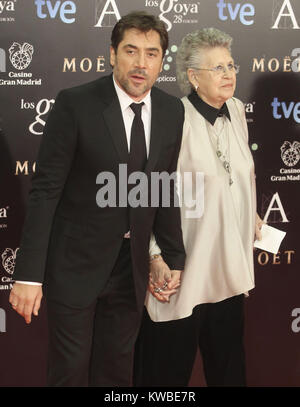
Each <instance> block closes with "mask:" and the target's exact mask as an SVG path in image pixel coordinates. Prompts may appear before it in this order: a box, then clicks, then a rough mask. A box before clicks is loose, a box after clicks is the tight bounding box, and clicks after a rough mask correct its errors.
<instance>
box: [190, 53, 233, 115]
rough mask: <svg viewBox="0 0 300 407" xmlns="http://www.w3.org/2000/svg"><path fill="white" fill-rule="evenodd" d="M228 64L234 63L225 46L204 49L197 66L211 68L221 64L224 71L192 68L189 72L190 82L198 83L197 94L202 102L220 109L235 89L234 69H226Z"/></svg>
mask: <svg viewBox="0 0 300 407" xmlns="http://www.w3.org/2000/svg"><path fill="white" fill-rule="evenodd" d="M229 64H234V61H233V58H232V56H231V55H230V53H229V51H228V50H227V49H226V48H224V47H216V48H210V49H207V50H204V55H203V58H202V63H201V66H199V68H207V69H211V68H215V67H217V66H219V65H222V66H223V67H225V68H226V72H222V71H221V73H220V72H214V71H206V70H193V73H192V74H191V78H192V83H193V84H194V85H198V89H197V93H198V95H199V96H200V97H201V99H202V100H204V102H206V103H208V104H209V105H211V106H213V107H215V108H217V109H220V108H221V106H222V105H223V103H225V102H226V100H228V99H230V98H231V97H232V96H233V94H234V91H235V86H236V73H235V70H234V69H233V70H231V71H229V70H228V69H227V67H228V65H229Z"/></svg>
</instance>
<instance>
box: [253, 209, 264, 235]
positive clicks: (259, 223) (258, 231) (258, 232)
mask: <svg viewBox="0 0 300 407" xmlns="http://www.w3.org/2000/svg"><path fill="white" fill-rule="evenodd" d="M264 223H266V222H265V221H264V220H262V219H261V218H260V217H259V215H258V213H256V220H255V238H256V239H257V240H261V239H262V235H261V227H262V225H263V224H264Z"/></svg>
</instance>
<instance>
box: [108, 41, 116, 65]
mask: <svg viewBox="0 0 300 407" xmlns="http://www.w3.org/2000/svg"><path fill="white" fill-rule="evenodd" d="M109 62H110V65H111V66H112V67H114V66H115V62H116V53H115V50H114V48H113V47H112V46H110V57H109Z"/></svg>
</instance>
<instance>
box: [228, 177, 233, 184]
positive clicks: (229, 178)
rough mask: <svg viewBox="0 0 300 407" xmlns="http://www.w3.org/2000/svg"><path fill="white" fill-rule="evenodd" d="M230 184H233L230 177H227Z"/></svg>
mask: <svg viewBox="0 0 300 407" xmlns="http://www.w3.org/2000/svg"><path fill="white" fill-rule="evenodd" d="M232 184H233V181H232V178H231V177H229V185H232Z"/></svg>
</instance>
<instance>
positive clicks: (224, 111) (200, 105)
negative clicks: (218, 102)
mask: <svg viewBox="0 0 300 407" xmlns="http://www.w3.org/2000/svg"><path fill="white" fill-rule="evenodd" d="M188 99H189V101H190V102H191V103H192V105H193V106H194V108H195V109H196V110H197V111H198V112H199V113H200V114H201V115H202V116H203V117H204V118H205V119H206V120H207V121H209V123H210V124H211V125H212V126H213V125H214V124H215V121H216V120H217V118H218V117H220V116H222V115H225V116H227V117H228V119H229V120H231V118H230V113H229V110H228V107H227V104H226V102H225V103H224V104H223V106H222V107H221V109H216V108H215V107H213V106H210V105H209V104H207V103H206V102H204V100H202V99H201V98H200V97H199V96H198V94H197V93H196V92H195V91H194V90H193V91H192V93H191V94H190V95H189V96H188Z"/></svg>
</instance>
